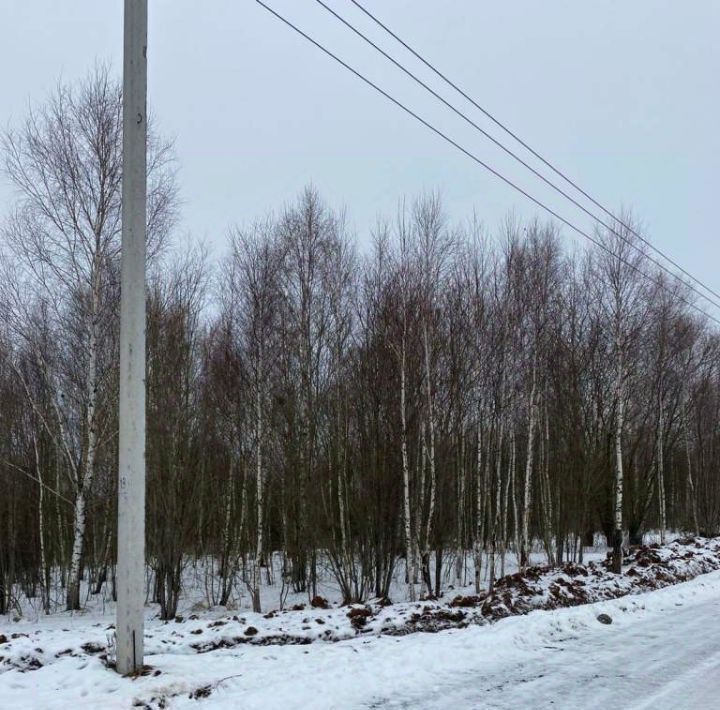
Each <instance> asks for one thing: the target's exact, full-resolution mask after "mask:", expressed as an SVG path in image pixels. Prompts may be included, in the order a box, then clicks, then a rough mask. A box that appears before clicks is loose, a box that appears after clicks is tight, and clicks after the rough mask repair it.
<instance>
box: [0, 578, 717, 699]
mask: <svg viewBox="0 0 720 710" xmlns="http://www.w3.org/2000/svg"><path fill="white" fill-rule="evenodd" d="M600 613H606V614H608V615H609V616H610V617H611V618H612V620H613V623H612V624H611V625H604V624H601V623H599V622H598V620H597V616H598V615H599V614H600ZM84 631H85V629H84V628H83V627H82V626H81V625H79V624H78V625H77V626H76V627H75V628H74V629H73V630H72V631H71V632H68V633H69V634H71V635H72V636H77V637H78V639H82V638H83V633H84ZM68 640H69V639H68ZM37 642H38V643H42V640H41V639H38V640H37ZM148 661H149V662H150V664H151V665H152V666H153V668H154V669H156V670H159V671H161V672H160V674H159V675H157V676H153V675H149V676H147V677H143V678H138V679H136V680H129V679H126V678H120V677H118V676H117V675H116V674H115V673H113V672H112V671H109V670H107V669H106V668H105V667H104V666H103V665H102V663H101V662H100V661H99V660H98V659H97V658H96V657H81V658H74V657H72V656H67V657H64V658H62V659H60V660H59V661H58V662H56V663H53V664H49V665H47V666H44V667H43V668H40V669H38V670H36V671H33V672H26V673H20V672H17V671H11V672H7V673H4V674H2V675H0V705H1V706H2V707H3V708H6V709H8V710H9V709H10V708H42V709H43V710H44V709H47V710H51V709H52V708H103V709H108V710H109V709H111V708H128V707H131V706H132V705H133V704H135V705H138V706H140V707H143V706H145V707H147V706H149V707H163V706H164V707H169V708H198V709H199V708H247V709H252V708H258V709H260V708H262V709H263V710H269V709H272V708H282V709H283V710H289V709H291V708H318V709H322V708H328V709H329V708H338V709H346V708H348V709H349V708H438V709H439V708H530V707H532V708H546V707H548V708H549V707H559V708H578V709H579V708H595V707H597V708H600V707H602V708H607V707H617V708H637V709H639V708H654V709H662V708H673V709H674V708H678V707H682V708H684V709H687V710H691V709H693V708H714V707H717V698H718V697H720V696H719V694H720V673H718V670H720V572H713V573H710V574H707V575H703V576H701V577H698V578H696V579H695V580H692V581H690V582H686V583H683V584H679V585H676V586H673V587H667V588H665V589H662V590H659V591H655V592H649V593H646V594H642V595H637V596H630V597H625V598H622V599H617V600H612V601H606V602H599V603H596V604H591V605H587V606H582V607H575V608H571V609H559V610H555V611H537V612H532V613H530V614H528V615H527V616H520V617H511V618H508V619H504V620H502V621H499V622H498V623H496V624H491V625H487V626H474V627H470V628H467V629H461V630H450V631H444V632H440V633H438V634H413V635H410V636H405V637H402V638H397V637H388V636H380V637H372V638H363V637H360V638H358V639H355V640H352V641H341V642H338V643H334V644H324V643H318V644H312V645H310V646H267V647H262V646H242V647H238V648H233V649H221V650H217V651H211V652H209V653H206V654H201V655H189V654H173V653H157V654H154V655H152V656H150V657H149V659H148ZM191 695H192V696H194V697H190V696H191ZM161 699H162V700H161ZM163 703H164V704H165V705H163Z"/></svg>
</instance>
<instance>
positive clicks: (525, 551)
mask: <svg viewBox="0 0 720 710" xmlns="http://www.w3.org/2000/svg"><path fill="white" fill-rule="evenodd" d="M535 378H536V374H535V366H534V365H533V373H532V388H531V390H530V403H529V407H528V410H529V411H528V439H527V458H526V459H525V484H524V491H523V504H522V506H523V509H522V533H521V535H520V567H521V569H523V570H524V569H525V568H526V567H527V565H528V562H529V559H530V508H531V506H532V473H533V458H534V454H535V422H536V419H537V404H536V402H535V396H536V394H535V392H536V381H535Z"/></svg>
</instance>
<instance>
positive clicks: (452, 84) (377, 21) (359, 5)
mask: <svg viewBox="0 0 720 710" xmlns="http://www.w3.org/2000/svg"><path fill="white" fill-rule="evenodd" d="M317 1H318V2H319V0H317ZM350 2H351V3H352V4H353V5H355V6H356V7H357V8H358V9H359V10H360V11H361V12H363V13H364V14H365V15H366V16H367V17H369V18H370V19H371V20H372V21H373V22H374V23H375V24H377V25H378V26H379V27H381V28H382V29H383V30H384V31H385V32H387V34H389V35H390V36H391V37H392V38H393V39H395V40H396V41H397V42H398V43H399V44H401V45H402V46H403V47H404V48H405V49H406V50H407V51H408V52H410V53H411V54H412V55H413V56H414V57H415V58H416V59H418V60H419V61H420V62H422V63H423V64H424V65H425V66H426V67H427V68H428V69H430V71H432V72H433V73H434V74H435V75H436V76H437V77H439V78H440V79H442V81H444V82H445V83H446V84H447V85H448V86H450V87H451V88H452V89H454V90H455V91H456V92H457V93H458V94H460V95H461V96H462V97H463V98H464V99H466V100H467V101H468V102H470V103H471V104H472V105H473V106H474V107H475V108H476V109H478V111H480V112H481V113H482V114H483V115H484V116H486V117H487V118H488V119H490V121H492V122H493V123H494V124H495V125H496V126H498V128H500V129H501V130H502V131H504V132H505V133H506V134H507V135H509V136H510V137H511V138H513V139H514V140H515V141H517V143H519V144H520V145H521V146H522V147H523V148H525V149H526V150H527V151H528V152H529V153H531V154H532V155H533V156H534V157H535V158H537V159H538V160H539V161H540V162H542V163H543V164H544V165H545V166H546V167H548V168H549V169H550V170H552V171H553V172H554V173H555V174H556V175H558V177H561V178H562V179H563V180H564V181H565V182H566V183H568V184H569V185H571V186H572V187H573V188H574V189H575V190H577V191H578V193H580V194H581V195H582V196H583V197H585V198H586V199H587V200H589V201H590V202H591V203H592V204H593V205H595V206H596V207H597V208H598V209H600V210H602V212H604V213H605V214H606V215H607V216H608V217H610V218H611V219H613V220H615V221H616V222H617V223H618V224H619V225H620V226H621V227H623V228H624V229H626V230H628V232H630V233H631V234H632V235H633V236H635V237H636V238H637V239H639V240H640V241H641V242H642V243H643V244H645V245H646V246H647V247H649V248H650V249H652V250H653V251H654V252H655V253H657V254H659V255H660V256H661V257H662V258H663V259H665V260H666V261H667V262H668V263H670V264H672V265H673V266H674V267H675V268H676V269H678V270H679V271H680V272H681V273H682V274H683V275H685V276H686V277H687V278H689V279H690V280H691V281H693V282H694V283H696V284H697V285H698V286H700V287H701V288H703V289H705V290H706V291H707V292H708V293H711V294H712V295H713V296H715V298H718V299H720V293H719V292H718V291H716V290H715V289H713V288H712V287H710V286H708V285H707V284H705V283H704V282H703V281H701V280H700V279H699V278H697V277H696V276H694V275H693V274H691V273H690V272H689V271H687V270H686V269H685V268H683V266H682V265H681V264H679V263H678V262H677V261H675V260H674V259H673V258H672V257H670V256H668V255H667V254H665V253H664V252H663V251H662V250H661V249H660V248H658V247H657V246H655V245H654V244H653V243H652V242H651V241H650V240H649V239H647V238H646V237H644V236H643V235H642V234H640V233H639V232H638V231H637V230H636V229H634V228H633V227H632V226H631V225H629V224H626V223H625V222H624V221H623V220H622V219H621V218H620V217H618V216H617V215H615V214H614V213H613V212H612V211H611V210H609V209H608V208H606V207H605V206H604V205H603V204H602V203H601V202H599V201H598V200H597V199H596V198H595V197H593V196H592V195H591V194H590V193H589V192H587V191H586V190H584V189H583V188H582V187H580V185H578V184H577V182H576V181H575V180H573V179H572V178H570V177H568V176H567V174H566V173H564V172H563V171H562V170H560V168H558V167H557V166H556V165H554V164H553V163H552V162H550V161H549V160H548V159H547V158H545V157H543V155H542V154H541V153H539V152H538V151H537V150H535V149H534V148H533V147H532V146H531V145H529V144H528V143H527V142H526V141H524V140H523V139H522V138H521V137H520V136H519V135H518V134H517V133H516V132H515V131H513V130H511V129H510V128H509V127H508V126H507V125H506V124H505V123H503V122H502V121H501V120H500V119H498V118H497V117H496V116H495V115H493V114H492V113H491V112H490V111H488V110H487V109H486V108H485V107H483V106H482V105H481V104H480V103H479V102H478V101H476V100H475V99H474V98H473V97H472V96H470V95H469V94H468V93H467V92H466V91H464V90H463V89H462V88H461V87H460V86H459V85H458V84H456V83H455V82H454V81H452V80H451V79H450V78H449V77H448V76H447V75H446V74H444V73H443V72H441V71H440V70H439V69H438V68H437V67H435V66H434V65H433V64H432V63H431V62H429V61H428V60H427V59H425V57H423V56H422V54H420V52H418V51H417V50H415V49H414V48H413V47H412V46H411V45H410V44H409V43H408V42H406V41H405V40H404V39H402V38H401V37H400V36H399V35H398V34H397V33H395V32H394V31H393V30H392V29H390V28H389V27H388V26H387V25H386V24H385V23H384V22H382V20H380V19H379V18H378V17H377V16H375V15H374V14H373V13H372V12H370V11H369V10H368V9H367V8H365V7H364V6H363V4H362V3H360V2H359V1H358V0H350ZM708 300H710V299H708ZM712 302H713V303H714V305H717V304H716V303H715V302H714V301H712Z"/></svg>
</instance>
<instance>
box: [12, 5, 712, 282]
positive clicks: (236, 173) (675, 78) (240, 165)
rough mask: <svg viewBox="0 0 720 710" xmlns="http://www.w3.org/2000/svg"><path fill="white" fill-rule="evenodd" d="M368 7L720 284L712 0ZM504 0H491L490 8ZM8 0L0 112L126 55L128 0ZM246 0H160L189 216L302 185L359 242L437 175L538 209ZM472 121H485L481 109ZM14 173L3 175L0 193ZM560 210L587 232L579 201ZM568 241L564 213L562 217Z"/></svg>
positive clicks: (452, 202)
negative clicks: (336, 212)
mask: <svg viewBox="0 0 720 710" xmlns="http://www.w3.org/2000/svg"><path fill="white" fill-rule="evenodd" d="M327 4H328V5H329V6H330V7H332V8H333V9H334V10H335V11H337V12H338V13H340V14H342V15H343V17H346V18H347V19H348V21H350V22H352V23H353V25H354V26H356V27H357V28H358V29H359V30H360V31H362V32H363V33H364V34H366V35H368V37H370V38H372V39H373V41H375V42H377V43H378V44H379V45H380V46H381V47H382V48H383V49H385V50H386V51H387V52H389V53H390V54H392V55H393V56H396V57H397V58H398V59H399V60H401V61H402V62H403V64H405V65H406V66H408V68H409V69H410V70H411V71H412V72H413V73H415V74H417V75H418V76H419V77H420V78H421V79H422V80H423V81H424V82H426V83H428V84H429V85H430V86H432V87H433V88H434V89H435V90H436V91H438V92H439V93H442V94H443V95H445V92H444V89H445V87H444V86H443V85H442V82H441V81H440V80H439V79H438V78H437V77H436V76H434V75H433V74H432V72H431V71H430V70H429V69H428V68H427V67H425V66H423V64H422V63H421V62H420V61H418V60H417V59H415V58H413V57H412V55H411V54H410V53H407V52H406V53H404V54H403V55H401V54H400V53H398V51H397V49H398V45H397V44H396V43H394V40H392V39H391V38H389V37H388V36H387V35H386V34H385V33H384V32H383V31H382V29H381V28H379V27H377V25H375V24H374V23H373V22H372V20H371V19H370V18H368V17H367V16H366V15H364V14H363V13H362V11H361V10H360V9H359V8H357V7H356V6H354V5H353V3H351V2H350V1H349V0H327ZM362 4H363V5H364V6H365V7H366V8H367V9H368V10H369V11H371V12H373V13H375V14H376V15H377V16H378V17H379V18H380V19H382V20H383V21H384V22H386V23H387V25H388V26H389V27H390V28H392V29H393V30H394V31H396V32H398V34H399V35H400V36H401V37H402V38H403V39H404V40H406V41H407V42H408V43H409V44H410V45H411V46H412V47H413V48H414V49H416V50H417V51H418V52H421V53H422V55H423V56H424V57H425V58H427V60H428V61H430V62H432V63H433V64H434V65H435V66H437V67H439V68H440V69H441V70H442V71H443V72H445V73H446V74H447V75H448V76H449V77H451V78H452V79H453V81H456V82H457V83H458V85H459V86H461V87H462V88H463V89H464V90H466V91H467V92H468V93H469V94H470V95H472V96H473V97H474V98H477V99H478V100H479V101H480V103H481V104H482V105H483V106H485V107H487V108H488V109H490V111H491V112H492V114H493V115H494V116H496V117H498V118H499V119H501V120H502V121H503V122H504V123H506V124H507V125H508V126H510V127H512V129H513V130H514V131H516V132H517V134H518V135H520V136H522V138H523V139H524V140H526V141H527V142H528V143H529V144H530V145H531V146H532V147H533V148H536V149H537V150H538V152H539V153H541V154H542V155H543V156H544V157H547V158H549V159H550V160H551V161H552V162H553V163H554V164H556V165H558V166H559V167H561V168H562V169H563V171H564V172H565V173H566V174H567V175H569V176H572V178H573V179H575V180H576V181H577V182H578V184H579V185H581V186H582V187H583V188H584V189H587V190H588V192H589V193H590V194H591V195H593V197H597V198H598V199H599V201H600V202H602V204H603V205H604V206H607V207H608V208H609V209H611V210H612V211H613V212H615V213H617V212H618V211H619V209H620V208H621V207H622V206H626V207H630V208H632V210H633V211H634V214H635V216H636V217H637V218H639V219H640V220H641V222H642V223H643V225H644V227H645V229H646V233H647V236H648V237H649V238H650V239H651V240H652V242H653V244H655V245H656V246H657V247H659V248H660V249H662V250H663V251H665V252H666V253H667V254H668V255H669V256H670V257H671V258H673V259H674V260H676V261H677V262H678V263H679V264H681V265H682V266H683V267H684V268H685V269H687V270H688V271H690V272H692V273H693V274H694V275H695V276H697V277H698V278H699V279H701V280H702V281H704V282H705V283H707V284H708V285H709V286H711V287H713V288H715V289H717V288H718V282H719V280H718V278H717V277H716V273H715V267H714V265H715V263H717V261H718V257H719V256H720V247H718V246H717V244H718V239H717V237H718V229H717V220H716V219H715V214H714V212H715V210H714V202H715V197H716V192H717V185H718V175H717V167H716V165H717V164H718V157H720V137H719V134H718V132H717V130H716V126H715V125H714V123H715V119H714V117H715V116H717V114H718V110H719V109H720V98H719V97H718V93H717V91H715V90H714V84H715V78H714V71H715V69H716V67H717V66H718V65H720V61H719V60H720V49H719V48H718V45H717V42H716V38H715V32H716V30H717V27H718V26H720V6H718V5H717V4H716V3H711V2H698V3H692V4H689V5H684V4H682V5H681V4H678V3H672V2H663V1H658V0H638V1H637V2H633V3H630V4H627V3H622V2H599V3H593V4H592V6H590V5H589V4H587V3H582V4H581V3H569V2H548V3H542V4H540V3H534V2H531V0H525V1H523V2H520V1H519V0H516V1H510V2H508V3H502V4H499V3H493V4H488V3H468V2H461V1H460V0H455V1H449V2H447V3H442V4H438V3H431V2H425V1H422V2H418V1H415V2H411V1H410V0H395V1H393V2H388V3H380V2H378V1H377V0H366V1H365V2H363V3H362ZM272 5H273V7H274V8H275V9H277V10H278V11H279V12H282V13H283V15H284V16H286V17H288V18H289V19H291V20H292V21H294V22H296V23H297V24H299V25H301V26H302V27H304V28H305V29H307V30H309V31H311V32H312V34H313V36H314V37H316V38H317V39H318V40H319V41H321V42H322V43H323V44H324V45H325V46H327V47H328V48H329V49H331V50H332V51H335V52H337V53H338V54H339V55H340V56H342V58H343V59H344V60H346V61H347V62H348V63H350V64H351V65H353V66H355V67H357V68H358V69H359V70H361V71H362V72H363V73H365V74H366V75H367V76H368V77H369V78H370V79H371V80H373V81H375V82H377V83H378V84H379V85H381V86H383V88H387V89H388V90H389V91H390V92H391V93H392V94H393V95H394V96H396V97H397V98H398V99H399V100H401V101H402V102H403V103H405V104H407V105H408V106H409V107H410V108H411V109H412V110H414V111H416V112H418V113H419V114H421V115H423V116H424V117H427V118H428V120H430V121H431V122H432V123H433V124H434V125H437V126H438V128H439V129H440V130H443V131H445V132H447V133H448V134H450V135H452V136H453V138H456V139H457V141H458V142H459V143H461V144H462V145H463V146H466V147H467V149H468V150H470V151H471V152H473V153H474V154H476V155H478V157H480V158H481V159H483V160H485V161H487V162H488V163H489V164H491V165H493V166H494V167H496V168H497V169H498V170H499V171H500V172H502V173H503V174H506V175H508V177H509V178H510V179H512V180H514V181H517V182H518V183H519V184H520V185H521V187H523V188H524V189H527V190H528V191H530V192H533V193H535V192H537V194H538V197H539V198H540V199H542V200H543V201H545V202H548V203H549V204H550V206H551V207H552V208H553V209H556V210H557V211H558V212H560V213H563V214H565V212H564V211H563V210H564V208H565V205H566V204H567V203H566V201H565V200H564V199H563V198H562V197H561V196H558V195H557V194H553V191H552V190H551V189H550V188H547V186H545V187H542V186H538V185H539V181H538V180H537V179H535V178H533V177H532V176H531V175H530V174H529V173H527V171H525V169H524V168H522V167H521V166H519V165H515V164H514V161H512V159H511V158H510V157H509V156H507V155H505V154H503V152H502V151H501V150H500V149H498V148H497V147H495V146H492V145H491V144H490V143H489V142H488V141H487V139H485V138H483V136H481V135H479V134H478V133H477V131H476V130H475V129H473V128H472V127H471V126H468V125H467V124H466V123H465V122H464V121H463V120H462V119H461V118H459V117H458V116H454V115H453V114H452V112H450V111H449V110H448V109H447V108H446V107H443V106H441V105H440V104H439V103H438V102H437V101H436V100H435V99H433V98H432V97H431V96H429V95H428V94H427V93H426V92H425V91H424V90H423V89H422V88H421V87H419V86H414V85H413V82H412V81H411V80H409V79H408V77H406V76H403V74H402V73H401V72H400V71H399V70H398V69H396V68H394V67H392V66H390V65H389V64H388V62H387V60H385V59H383V58H382V57H381V56H380V55H378V54H377V53H376V52H375V50H373V49H372V48H371V47H368V46H367V45H366V44H365V43H364V42H363V40H362V39H360V38H358V37H354V36H353V35H352V33H350V31H349V30H348V29H347V28H346V27H343V26H342V25H341V24H340V23H338V22H337V20H336V19H335V18H333V17H332V16H331V15H329V14H328V13H327V12H325V10H323V9H322V8H321V7H320V6H318V5H317V3H315V2H312V0H307V1H305V0H274V2H273V3H272ZM495 5H502V7H496V6H495ZM68 10H69V8H68V6H66V5H64V4H62V3H53V2H50V1H49V0H47V1H42V0H38V1H36V2H33V3H26V2H20V1H19V0H10V2H6V3H3V6H2V8H0V28H1V29H0V34H1V35H2V36H1V37H0V40H1V41H0V61H2V65H3V66H4V67H6V71H5V72H4V86H3V100H2V101H1V102H0V125H2V126H6V125H13V124H17V123H18V122H19V121H20V120H22V119H23V117H24V116H25V115H26V113H27V108H28V105H29V103H32V102H40V101H42V100H43V99H44V97H45V96H46V95H47V93H48V92H49V91H51V90H52V88H53V87H54V85H55V84H56V83H57V81H58V79H60V78H61V77H62V79H64V80H73V79H75V78H79V77H81V76H82V75H83V74H85V72H86V71H87V69H88V68H89V67H90V66H91V65H92V63H93V62H94V61H96V60H105V61H110V62H112V64H113V66H114V67H115V68H116V70H117V71H118V74H119V71H120V67H121V40H122V32H121V18H122V3H121V2H120V0H113V1H112V2H104V3H93V2H86V1H85V0H82V1H78V2H74V3H73V5H72V13H70V12H69V11H68ZM276 25H277V21H276V20H274V19H273V18H272V17H269V16H267V14H266V13H265V12H264V11H263V10H262V9H261V8H260V7H258V6H256V4H255V3H251V2H230V1H229V0H228V1H220V0H212V2H209V3H206V4H204V5H203V6H202V8H201V9H198V6H197V5H196V4H195V3H191V2H183V1H181V2H178V1H176V0H174V1H172V2H171V1H170V0H158V1H157V2H154V3H153V4H152V6H151V8H150V44H149V74H150V76H149V97H150V104H151V106H152V108H153V110H154V113H155V114H156V115H157V117H158V119H159V124H160V126H161V129H162V130H163V131H164V132H165V133H169V134H171V135H175V136H176V138H177V152H178V157H179V163H180V164H179V167H180V183H181V186H182V194H183V200H184V221H183V226H184V229H185V230H187V231H189V232H190V233H191V234H192V236H193V237H194V238H203V239H206V240H207V241H208V242H209V243H210V244H211V245H215V246H217V247H218V248H220V247H222V245H224V243H225V235H226V233H227V228H228V226H229V225H230V224H232V223H235V222H246V221H250V220H252V219H253V218H255V217H259V216H262V215H263V214H264V213H265V212H266V211H268V210H270V209H274V210H277V209H279V208H280V207H281V206H282V204H283V203H284V202H286V201H290V200H292V199H293V198H294V196H295V195H296V194H297V193H298V191H299V190H300V189H301V188H302V187H303V186H304V185H306V184H307V183H309V182H312V183H314V184H315V186H316V187H317V188H318V189H319V190H320V192H321V194H322V195H323V196H324V197H326V199H327V200H328V201H329V202H330V203H332V204H333V205H335V206H340V205H343V204H346V205H347V206H348V208H349V219H350V224H351V225H352V226H353V227H354V229H355V230H356V231H357V233H358V236H359V237H360V239H361V241H363V240H365V239H366V237H367V235H368V233H369V230H370V229H371V227H372V225H373V224H374V222H375V219H376V217H377V215H378V214H379V213H384V214H390V215H391V214H392V213H393V212H394V211H395V209H396V206H397V202H398V199H399V198H400V197H402V196H403V195H409V196H412V195H414V194H417V193H418V192H421V191H423V190H428V189H433V188H439V189H440V190H441V191H442V193H443V196H444V199H445V203H446V206H447V209H448V211H449V213H450V214H451V215H452V217H454V218H462V217H464V216H466V215H467V214H469V213H470V212H471V211H472V210H473V209H475V210H476V211H477V213H478V214H479V215H480V216H481V218H482V219H483V220H484V221H485V222H486V224H487V225H488V227H489V228H491V229H492V228H493V227H494V226H496V225H497V224H498V222H499V221H500V220H501V219H502V218H503V217H504V216H505V215H506V214H507V213H508V212H509V211H514V212H515V213H516V214H518V215H519V216H521V217H527V218H529V217H533V216H535V215H538V213H539V210H538V209H537V208H536V207H534V206H533V205H528V204H527V203H526V201H525V200H524V199H523V198H522V197H520V196H518V195H516V194H513V192H512V191H511V190H510V189H509V188H507V187H504V186H503V185H501V184H498V183H497V181H496V180H495V179H493V178H492V177H491V176H489V175H485V174H483V173H482V172H481V171H479V170H477V166H474V165H472V163H471V162H470V161H468V160H467V159H466V158H465V157H464V156H462V155H460V154H457V155H453V152H452V151H451V150H449V149H448V147H447V146H446V145H443V144H442V141H440V140H432V139H431V138H430V137H428V135H427V130H426V129H424V128H423V127H422V126H420V125H413V124H414V121H412V119H411V118H410V117H408V116H403V115H402V113H401V112H399V111H398V110H397V109H396V108H395V107H393V106H391V105H389V104H388V103H387V102H386V101H385V100H383V99H382V98H380V97H378V96H377V95H374V94H373V92H371V91H370V90H368V89H367V88H364V87H361V86H358V83H357V80H356V79H354V78H353V77H351V76H349V75H347V73H346V72H341V71H338V68H337V67H336V66H332V63H331V62H328V60H327V58H325V57H323V56H321V55H320V53H319V52H317V50H315V49H314V48H312V47H310V46H309V45H307V43H306V42H304V41H303V40H302V39H300V38H293V37H289V36H288V34H287V33H286V32H282V31H280V29H279V28H278V27H277V26H276ZM472 118H473V121H475V122H476V123H478V124H479V125H480V127H481V128H483V129H485V130H487V131H488V132H493V131H494V129H495V126H494V124H493V123H492V121H491V120H489V119H486V118H484V117H483V116H482V115H480V114H479V113H478V114H476V115H473V116H472ZM10 197H11V192H10V188H9V187H8V185H7V183H6V182H5V181H3V182H1V183H0V209H2V211H3V213H4V212H6V210H7V208H8V207H9V198H10ZM567 216H568V218H570V219H572V220H573V221H574V222H576V223H578V225H579V226H581V228H582V229H585V230H591V229H592V220H591V219H590V218H588V217H587V216H586V215H582V213H581V212H579V211H577V210H575V211H574V212H571V213H569V214H568V215H567ZM563 231H564V233H565V234H566V235H567V236H568V238H570V234H569V231H570V230H568V229H564V230H563Z"/></svg>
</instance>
